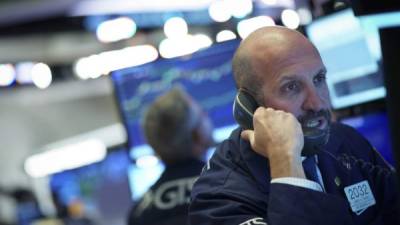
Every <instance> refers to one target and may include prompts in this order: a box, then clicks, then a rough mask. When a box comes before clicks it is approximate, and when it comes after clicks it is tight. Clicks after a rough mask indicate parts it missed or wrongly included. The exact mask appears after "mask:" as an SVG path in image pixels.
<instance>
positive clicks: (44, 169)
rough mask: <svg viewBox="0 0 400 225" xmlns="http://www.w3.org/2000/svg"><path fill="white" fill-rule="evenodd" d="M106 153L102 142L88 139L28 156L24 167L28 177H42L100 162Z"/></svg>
mask: <svg viewBox="0 0 400 225" xmlns="http://www.w3.org/2000/svg"><path fill="white" fill-rule="evenodd" d="M106 153H107V149H106V146H105V145H104V143H103V142H102V141H100V140H97V139H90V140H86V141H82V142H79V143H75V144H70V145H67V146H64V147H60V148H56V149H51V150H48V151H46V152H43V153H40V154H36V155H33V156H30V157H29V158H28V159H27V160H26V161H25V164H24V167H25V171H26V172H27V173H28V174H29V175H30V176H32V177H44V176H47V175H50V174H53V173H57V172H61V171H64V170H69V169H75V168H79V167H82V166H85V165H89V164H92V163H95V162H98V161H101V160H103V159H104V158H105V156H106Z"/></svg>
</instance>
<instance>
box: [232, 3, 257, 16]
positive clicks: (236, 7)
mask: <svg viewBox="0 0 400 225" xmlns="http://www.w3.org/2000/svg"><path fill="white" fill-rule="evenodd" d="M228 3H229V5H228V6H229V9H230V12H231V14H232V16H234V17H236V18H239V19H241V18H244V17H245V16H247V15H249V14H250V13H251V12H252V11H253V1H252V0H229V2H228Z"/></svg>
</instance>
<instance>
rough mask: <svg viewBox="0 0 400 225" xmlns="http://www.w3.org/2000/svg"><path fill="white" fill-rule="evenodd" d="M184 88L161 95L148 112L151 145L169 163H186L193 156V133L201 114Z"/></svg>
mask: <svg viewBox="0 0 400 225" xmlns="http://www.w3.org/2000/svg"><path fill="white" fill-rule="evenodd" d="M191 101H192V100H191V99H190V97H189V96H188V95H187V94H186V93H185V92H184V91H183V90H182V89H180V88H174V89H172V90H171V91H169V92H168V93H166V94H165V95H162V96H160V97H159V98H157V99H156V101H155V102H153V103H152V104H151V105H150V106H149V107H148V109H147V112H146V114H145V117H144V123H143V128H144V133H145V136H146V139H147V142H148V143H149V144H150V146H151V147H152V148H153V149H154V151H155V152H156V153H157V155H158V156H159V157H160V158H161V160H163V161H164V162H165V163H174V162H176V161H179V160H184V159H186V158H188V157H190V156H191V154H192V152H191V151H192V143H193V140H192V135H193V134H192V131H193V129H194V128H195V127H196V126H197V124H198V122H199V117H200V116H199V115H198V114H199V113H198V112H196V110H195V109H194V108H193V107H192V103H191Z"/></svg>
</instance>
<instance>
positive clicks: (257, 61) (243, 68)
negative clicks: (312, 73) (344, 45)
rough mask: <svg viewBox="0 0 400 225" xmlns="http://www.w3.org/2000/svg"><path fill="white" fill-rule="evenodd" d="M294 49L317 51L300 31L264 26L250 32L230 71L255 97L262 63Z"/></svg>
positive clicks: (282, 57)
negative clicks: (258, 69)
mask: <svg viewBox="0 0 400 225" xmlns="http://www.w3.org/2000/svg"><path fill="white" fill-rule="evenodd" d="M296 51H305V52H312V53H313V54H318V55H319V53H318V51H317V50H316V48H315V47H314V45H313V44H312V43H311V42H310V41H309V40H308V39H307V38H306V37H304V36H303V35H302V34H301V33H300V32H298V31H295V30H291V29H288V28H285V27H280V26H273V27H263V28H260V29H258V30H256V31H254V32H253V33H251V34H250V35H249V36H248V37H247V38H246V39H244V40H243V41H242V42H241V44H240V46H239V47H238V49H237V51H236V53H235V56H234V58H233V62H232V66H233V74H234V78H235V81H236V85H237V87H238V88H242V89H246V90H248V91H249V92H250V93H251V94H253V95H255V97H256V98H257V96H256V95H257V93H258V89H259V88H261V87H260V85H261V84H260V82H259V79H260V76H265V75H266V74H261V71H257V68H259V65H261V64H266V65H268V64H274V65H275V64H277V63H280V62H281V61H283V60H286V59H287V58H289V57H290V56H291V55H292V54H293V53H294V52H296Z"/></svg>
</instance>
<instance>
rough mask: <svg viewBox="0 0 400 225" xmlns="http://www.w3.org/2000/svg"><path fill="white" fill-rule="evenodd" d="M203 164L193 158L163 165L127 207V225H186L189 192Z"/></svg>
mask: <svg viewBox="0 0 400 225" xmlns="http://www.w3.org/2000/svg"><path fill="white" fill-rule="evenodd" d="M203 166H204V163H203V162H202V161H200V160H195V159H189V160H186V161H184V162H180V163H176V164H174V165H166V168H165V170H164V172H163V173H162V175H161V177H160V179H158V181H157V182H156V183H155V184H154V185H153V186H152V187H151V188H150V190H149V191H148V192H147V193H146V194H145V195H144V196H143V198H142V199H141V200H140V201H139V202H138V204H136V205H135V206H134V207H133V208H132V209H131V211H130V213H129V218H128V224H129V225H187V224H188V216H187V215H188V208H189V200H190V192H191V190H192V187H193V183H194V181H195V180H196V179H197V178H198V176H199V175H200V172H201V170H202V168H203ZM142 179H146V177H143V178H142Z"/></svg>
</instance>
